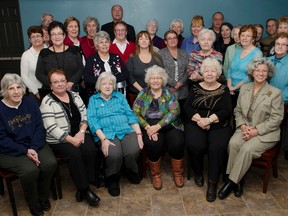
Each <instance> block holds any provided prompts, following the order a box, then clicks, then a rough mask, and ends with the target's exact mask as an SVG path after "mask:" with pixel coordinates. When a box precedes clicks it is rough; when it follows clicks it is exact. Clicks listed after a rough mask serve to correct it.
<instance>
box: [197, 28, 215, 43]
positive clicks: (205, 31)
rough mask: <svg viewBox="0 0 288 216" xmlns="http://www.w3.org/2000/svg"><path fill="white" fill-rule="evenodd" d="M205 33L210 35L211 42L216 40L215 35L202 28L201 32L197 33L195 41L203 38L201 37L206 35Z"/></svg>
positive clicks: (209, 30)
mask: <svg viewBox="0 0 288 216" xmlns="http://www.w3.org/2000/svg"><path fill="white" fill-rule="evenodd" d="M206 33H209V34H210V35H211V37H212V42H213V43H214V42H215V40H216V35H215V33H214V32H213V31H212V30H211V29H207V28H204V29H202V30H201V31H200V32H199V34H198V37H197V39H198V40H200V39H201V37H203V35H204V34H206Z"/></svg>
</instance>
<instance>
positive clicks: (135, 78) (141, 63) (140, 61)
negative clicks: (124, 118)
mask: <svg viewBox="0 0 288 216" xmlns="http://www.w3.org/2000/svg"><path fill="white" fill-rule="evenodd" d="M153 65H159V66H162V61H161V58H160V57H159V56H158V55H157V54H156V53H155V52H154V50H153V43H152V40H151V38H150V36H149V33H148V32H147V31H141V32H139V33H138V34H137V37H136V51H135V53H134V54H133V55H132V56H130V57H129V59H128V62H127V69H128V71H129V84H130V85H129V103H130V105H132V104H133V102H134V100H135V99H136V97H137V95H138V93H139V92H140V91H141V90H142V89H143V88H145V87H146V86H147V84H146V83H145V74H146V69H147V68H149V67H151V66H153Z"/></svg>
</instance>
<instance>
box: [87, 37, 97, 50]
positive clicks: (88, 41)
mask: <svg viewBox="0 0 288 216" xmlns="http://www.w3.org/2000/svg"><path fill="white" fill-rule="evenodd" d="M86 39H87V44H88V47H90V48H95V45H94V42H93V46H91V45H90V43H89V38H88V36H87V37H86Z"/></svg>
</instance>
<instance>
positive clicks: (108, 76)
mask: <svg viewBox="0 0 288 216" xmlns="http://www.w3.org/2000/svg"><path fill="white" fill-rule="evenodd" d="M104 79H110V80H111V81H112V82H113V90H116V77H115V76H114V75H113V74H112V73H111V72H106V71H104V72H102V73H101V74H100V75H99V77H98V79H97V82H96V85H95V89H96V90H97V91H100V84H101V82H102V80H104Z"/></svg>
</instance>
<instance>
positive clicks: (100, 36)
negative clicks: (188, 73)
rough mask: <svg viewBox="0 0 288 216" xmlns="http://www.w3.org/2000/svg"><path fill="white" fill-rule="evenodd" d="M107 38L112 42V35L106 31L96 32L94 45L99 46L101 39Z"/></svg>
mask: <svg viewBox="0 0 288 216" xmlns="http://www.w3.org/2000/svg"><path fill="white" fill-rule="evenodd" d="M102 39H106V40H107V41H108V42H109V43H110V41H111V40H110V36H109V34H108V33H107V32H106V31H99V32H97V33H96V35H95V37H94V45H95V47H96V48H97V44H98V43H99V41H100V40H102Z"/></svg>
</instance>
